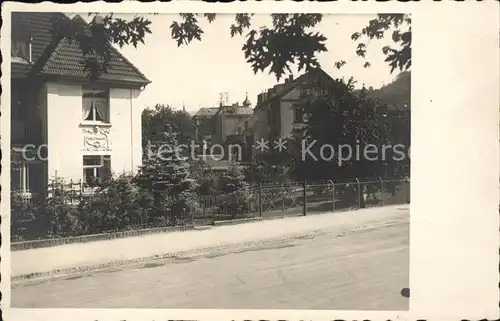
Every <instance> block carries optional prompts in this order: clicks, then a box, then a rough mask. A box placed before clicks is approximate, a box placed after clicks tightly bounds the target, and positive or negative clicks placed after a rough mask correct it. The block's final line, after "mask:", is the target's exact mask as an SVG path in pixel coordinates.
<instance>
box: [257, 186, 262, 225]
mask: <svg viewBox="0 0 500 321" xmlns="http://www.w3.org/2000/svg"><path fill="white" fill-rule="evenodd" d="M257 197H258V202H257V203H258V204H259V217H262V183H259V193H258V196H257Z"/></svg>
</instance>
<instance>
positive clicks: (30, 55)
mask: <svg viewBox="0 0 500 321" xmlns="http://www.w3.org/2000/svg"><path fill="white" fill-rule="evenodd" d="M28 62H29V63H30V64H31V63H33V37H29V39H28Z"/></svg>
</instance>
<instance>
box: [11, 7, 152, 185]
mask: <svg viewBox="0 0 500 321" xmlns="http://www.w3.org/2000/svg"><path fill="white" fill-rule="evenodd" d="M69 28H80V30H83V32H89V30H90V29H89V26H88V24H87V23H86V22H85V20H84V19H83V18H82V17H80V16H78V15H77V16H75V17H74V18H73V19H70V18H69V17H68V16H66V15H65V14H63V13H55V12H14V13H12V35H11V44H12V45H11V48H12V49H11V115H12V119H11V121H12V123H11V124H12V126H11V128H12V129H11V139H12V146H13V150H12V164H13V166H12V168H13V172H12V190H13V191H14V190H16V191H20V192H21V193H24V194H29V193H31V192H32V191H36V192H40V193H45V191H46V190H47V187H48V182H49V181H50V180H51V179H52V178H55V177H57V178H61V179H64V180H71V181H73V182H80V181H81V182H82V183H88V184H90V185H91V184H93V183H95V181H96V180H99V179H102V178H104V176H106V175H109V173H110V172H113V173H124V172H134V171H136V170H137V169H138V167H139V166H140V165H141V163H142V147H141V146H142V145H141V140H142V137H141V112H142V106H138V105H137V102H136V99H137V97H138V96H139V95H140V94H141V92H142V90H144V88H145V87H146V86H147V85H148V84H149V83H150V80H148V79H147V77H146V76H145V75H144V74H143V73H141V71H140V70H139V69H137V67H135V66H134V65H133V64H132V63H131V62H130V61H129V60H127V59H126V58H125V57H124V56H123V55H122V54H121V53H120V52H119V51H118V50H117V49H116V48H114V47H113V46H112V44H110V43H107V44H106V46H108V49H109V52H110V56H109V57H110V59H109V66H108V67H107V72H106V73H105V74H102V75H100V77H99V78H98V79H97V80H92V81H91V79H90V78H89V77H88V75H87V73H86V71H85V70H84V66H83V62H84V59H85V57H84V56H83V54H82V50H81V49H80V47H79V44H78V43H77V42H76V41H70V40H69V39H68V38H67V37H66V36H65V34H64V31H65V30H68V29H69ZM96 59H97V58H96ZM97 60H99V59H97Z"/></svg>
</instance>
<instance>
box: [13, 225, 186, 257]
mask: <svg viewBox="0 0 500 321" xmlns="http://www.w3.org/2000/svg"><path fill="white" fill-rule="evenodd" d="M195 229H196V228H195V227H194V225H187V226H182V227H156V228H151V229H143V230H135V231H124V232H115V233H101V234H91V235H82V236H74V237H61V238H56V239H46V240H34V241H25V242H14V243H11V244H10V250H11V251H23V250H31V249H39V248H45V247H55V246H59V245H66V244H75V243H89V242H96V241H104V240H112V239H119V238H127V237H135V236H144V235H151V234H156V233H165V232H183V231H192V230H195Z"/></svg>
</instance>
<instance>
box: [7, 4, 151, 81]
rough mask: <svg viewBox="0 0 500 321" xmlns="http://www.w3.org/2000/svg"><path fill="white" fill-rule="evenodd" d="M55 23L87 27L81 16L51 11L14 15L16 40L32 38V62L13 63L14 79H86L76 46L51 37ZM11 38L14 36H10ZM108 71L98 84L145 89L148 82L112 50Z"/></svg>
mask: <svg viewBox="0 0 500 321" xmlns="http://www.w3.org/2000/svg"><path fill="white" fill-rule="evenodd" d="M58 21H63V22H64V23H68V22H69V23H80V24H84V25H85V26H88V25H87V23H86V22H85V21H84V20H83V19H82V18H81V17H80V16H76V17H75V18H73V19H72V20H71V19H70V18H69V17H67V16H66V15H64V14H63V13H54V12H14V13H12V28H13V30H14V29H18V30H19V31H18V32H17V34H16V35H15V37H16V38H17V39H19V38H21V39H23V38H26V39H27V38H29V37H31V38H32V49H31V53H32V63H31V64H27V63H19V62H13V63H12V73H13V77H25V76H27V75H28V74H36V75H40V76H45V77H59V78H61V77H63V78H65V79H75V80H78V79H79V80H87V75H86V73H85V71H84V68H83V61H84V56H83V54H82V52H81V50H80V48H79V46H78V44H77V43H75V42H73V43H70V42H69V41H68V40H67V39H65V38H62V37H60V36H54V33H53V30H55V28H56V27H57V23H58ZM13 39H14V35H13ZM109 46H110V51H111V57H110V61H109V67H108V72H107V74H105V75H102V76H101V77H100V79H99V81H101V82H116V83H123V84H127V85H129V86H145V85H147V84H149V83H150V80H148V79H147V78H146V77H145V76H144V75H143V74H142V73H141V72H140V71H139V70H138V69H137V68H136V67H135V66H134V65H133V64H132V63H131V62H130V61H128V60H127V59H126V58H125V57H124V56H123V55H122V54H121V53H120V52H119V51H118V50H117V49H116V48H114V47H112V46H111V44H109Z"/></svg>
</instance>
